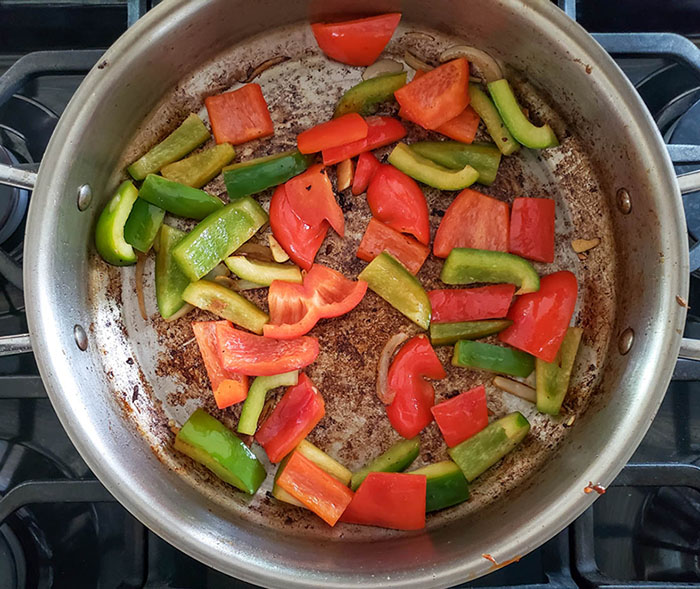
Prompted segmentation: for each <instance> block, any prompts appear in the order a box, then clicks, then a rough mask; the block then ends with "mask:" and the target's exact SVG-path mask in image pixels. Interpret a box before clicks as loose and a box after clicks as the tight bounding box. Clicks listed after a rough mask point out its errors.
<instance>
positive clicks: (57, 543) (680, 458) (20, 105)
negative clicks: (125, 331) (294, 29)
mask: <svg viewBox="0 0 700 589" xmlns="http://www.w3.org/2000/svg"><path fill="white" fill-rule="evenodd" d="M151 4H152V2H149V1H147V0H128V2H104V1H96V0H92V1H86V2H75V1H72V2H56V1H52V2H45V3H44V2H36V1H35V2H18V1H15V0H12V1H8V0H5V1H4V2H2V3H0V74H3V73H7V70H9V69H10V68H11V67H13V66H14V67H13V69H12V71H13V72H14V73H15V74H16V73H17V71H20V70H23V71H24V74H23V75H22V76H19V77H18V78H17V80H19V81H17V83H16V84H14V86H17V87H13V88H8V85H9V84H8V82H7V79H8V76H7V75H6V76H5V77H4V78H0V162H3V163H8V162H12V163H13V164H14V165H18V164H19V165H21V166H23V167H25V168H27V169H29V170H35V169H36V167H37V165H38V162H39V161H40V160H41V156H42V154H43V151H44V149H45V147H46V144H47V142H48V139H49V137H50V136H51V132H52V131H53V128H54V127H55V125H56V122H57V120H58V117H59V115H60V113H61V112H62V110H63V109H64V108H65V106H66V104H67V102H68V100H69V99H70V97H71V95H72V94H73V92H74V91H75V89H76V88H77V87H78V85H79V84H80V81H81V80H82V77H83V75H84V73H85V72H86V71H87V69H89V67H90V66H91V65H92V64H94V63H95V62H96V61H97V59H98V57H99V55H100V54H101V51H100V49H101V48H102V49H103V48H105V47H107V46H108V45H109V44H111V43H112V42H113V41H114V40H115V39H116V38H117V37H118V36H119V35H120V34H121V33H122V32H123V30H124V29H125V28H126V27H127V25H128V24H130V23H133V22H134V21H135V20H136V19H137V18H138V17H139V16H140V15H141V14H143V12H145V10H147V9H148V8H149V7H150V5H151ZM559 4H560V6H561V7H562V8H563V9H565V10H566V11H567V12H568V13H569V14H570V16H572V17H574V18H576V17H578V19H579V22H581V24H582V25H583V26H584V27H586V28H587V29H588V30H590V31H600V32H602V33H603V34H598V35H597V38H598V40H599V42H601V44H603V46H604V47H605V48H606V49H607V50H608V51H609V52H610V53H611V54H612V55H613V57H615V59H616V60H617V62H618V63H619V65H620V66H621V67H622V68H623V70H624V71H625V73H626V74H627V76H628V77H629V78H630V80H631V81H632V82H633V83H634V84H635V86H636V87H637V89H638V91H639V93H640V95H641V96H642V98H643V99H644V101H645V103H646V104H647V106H648V107H649V110H650V112H651V113H652V115H653V116H654V118H655V120H656V122H657V124H658V126H659V129H660V131H661V133H662V135H663V137H664V139H665V140H666V142H667V143H668V144H669V151H670V153H671V156H672V159H673V160H674V163H675V164H676V166H677V171H678V172H679V173H681V172H687V171H692V170H695V169H698V168H699V167H700V50H698V49H697V48H696V47H695V46H694V45H693V43H692V41H693V40H700V3H699V2H698V1H697V0H666V2H661V1H660V0H637V1H636V2H617V3H611V2H609V1H608V0H578V2H576V1H574V0H559ZM658 30H664V31H673V32H674V33H680V34H683V35H685V36H686V37H685V38H684V37H680V36H678V35H676V34H671V33H651V32H653V31H658ZM688 39H690V41H689V40H688ZM71 50H80V51H78V52H75V51H71ZM36 51H45V52H49V53H43V54H37V53H34V52H36ZM27 54H30V55H29V57H23V56H25V55H27ZM18 60H19V61H18ZM18 63H19V65H18ZM3 80H4V81H5V85H4V86H3ZM30 198H31V194H30V193H29V192H28V191H26V190H22V189H15V188H8V187H4V186H0V336H2V335H11V334H17V333H23V332H25V331H26V327H27V326H26V318H25V315H24V311H23V309H24V296H23V293H22V289H21V264H22V245H23V236H24V225H25V219H26V209H27V205H28V202H29V199H30ZM683 200H684V207H685V211H686V217H687V220H688V233H689V237H690V242H691V269H692V271H693V274H692V276H691V292H690V300H689V304H690V312H689V315H688V323H687V325H686V328H685V331H686V335H688V336H691V337H700V315H698V314H696V312H695V309H700V280H699V279H698V277H696V274H698V269H699V268H700V247H695V244H697V243H698V242H700V195H699V194H688V195H685V196H684V199H683ZM698 275H699V276H700V274H698ZM698 364H700V363H698ZM461 586H463V587H466V586H467V585H466V584H464V585H460V587H461ZM469 586H477V587H480V586H501V587H506V586H508V587H512V586H520V587H527V588H528V589H535V588H538V589H546V588H552V589H557V588H569V587H571V588H574V587H605V586H608V587H615V589H623V588H627V587H629V588H633V587H634V588H636V587H653V588H659V589H665V588H676V587H700V367H699V366H698V365H696V364H695V363H692V362H689V361H681V362H679V364H678V366H677V368H676V372H675V375H674V381H673V382H672V383H671V385H670V386H669V389H668V392H667V394H666V398H665V400H664V403H663V405H662V406H661V409H660V411H659V413H658V415H657V417H656V419H655V420H654V423H653V425H652V427H651V429H650V430H649V432H648V434H647V436H646V437H645V439H644V441H643V443H642V444H641V446H640V447H639V449H638V450H637V452H636V453H635V455H634V456H633V458H632V461H631V462H630V464H629V465H628V466H627V467H626V468H625V469H624V470H623V472H622V473H621V475H620V476H619V477H618V479H617V480H616V481H615V483H614V485H612V486H611V487H610V488H608V490H607V492H606V493H605V495H604V496H602V497H601V498H600V499H599V500H598V501H596V503H595V504H594V506H593V507H592V508H591V509H589V510H588V511H587V512H585V513H584V515H582V516H581V517H580V518H579V519H578V520H577V521H576V522H575V523H574V524H572V525H571V526H570V527H569V528H568V529H566V530H564V531H563V532H561V533H560V534H559V535H558V536H556V537H555V538H553V539H552V540H550V541H549V542H547V543H546V544H545V545H544V546H542V547H541V548H539V549H538V550H535V551H534V552H532V553H531V554H529V555H527V556H526V557H524V558H523V559H522V560H520V561H519V562H517V563H514V564H512V565H510V566H508V567H506V568H503V569H500V570H498V571H496V572H494V573H493V574H491V575H489V576H487V577H485V578H481V579H478V580H476V581H473V582H470V583H469ZM47 587H56V588H63V587H71V588H74V587H100V588H112V587H114V588H117V587H120V588H137V587H138V588H156V587H158V588H174V587H178V588H180V589H188V588H229V587H230V588H234V587H235V588H238V587H252V586H251V585H248V584H247V583H243V582H241V581H238V580H235V579H231V578H230V577H227V576H225V575H222V574H221V573H218V572H216V571H214V570H212V569H209V568H208V567H206V566H204V565H202V564H200V563H198V562H196V561H194V560H192V559H191V558H189V557H188V556H186V555H184V554H182V553H181V552H179V551H177V550H176V549H175V548H173V547H171V546H170V545H169V544H167V543H166V542H164V541H162V540H160V539H159V538H158V537H156V536H155V535H153V534H152V533H150V532H149V531H148V530H147V529H146V528H144V527H143V526H142V525H141V524H140V523H139V522H138V521H136V520H135V519H134V518H133V517H131V516H130V515H129V514H128V512H126V510H124V509H123V508H122V507H121V506H120V505H119V504H118V503H116V502H115V501H114V500H113V498H112V497H111V496H110V495H109V493H107V491H106V490H105V489H104V488H103V487H102V486H101V484H100V483H99V482H98V481H96V480H95V479H94V477H93V475H92V473H91V472H90V470H89V469H88V467H87V466H86V465H85V463H84V462H83V460H82V459H81V458H80V456H79V455H78V453H77V451H76V450H75V449H74V447H73V446H72V444H71V443H70V441H69V439H68V437H67V436H66V434H65V432H64V431H63V429H62V427H61V425H60V423H59V422H58V419H57V417H56V415H55V413H54V411H53V409H52V407H51V404H50V402H49V401H48V399H47V398H46V393H45V390H44V388H43V386H42V384H41V380H40V378H39V376H38V371H37V368H36V364H35V362H34V359H33V356H32V355H31V354H23V355H15V356H7V357H2V358H0V589H14V588H26V589H35V588H36V589H39V588H41V589H43V588H47Z"/></svg>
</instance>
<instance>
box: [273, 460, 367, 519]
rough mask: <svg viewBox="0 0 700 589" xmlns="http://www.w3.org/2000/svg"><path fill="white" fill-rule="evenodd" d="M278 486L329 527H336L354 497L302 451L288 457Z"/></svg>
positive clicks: (278, 480)
mask: <svg viewBox="0 0 700 589" xmlns="http://www.w3.org/2000/svg"><path fill="white" fill-rule="evenodd" d="M276 482H277V485H279V486H280V487H281V488H282V489H284V490H285V491H287V493H289V494H290V495H291V496H292V497H294V498H295V499H296V500H297V501H299V502H300V503H301V504H302V505H303V506H304V507H306V508H307V509H310V510H311V511H313V512H314V513H315V514H316V515H317V516H318V517H320V518H321V519H322V520H323V521H325V522H326V523H327V524H328V525H329V526H334V525H335V524H336V522H337V521H338V519H339V518H340V516H341V515H342V514H343V512H344V511H345V509H346V508H347V506H348V505H350V502H351V501H352V498H353V495H354V493H353V492H352V491H351V490H350V489H348V488H347V487H346V486H345V485H344V484H343V483H341V482H340V481H338V480H337V479H335V478H333V477H332V476H331V475H329V474H328V473H327V472H325V471H324V470H323V469H321V468H320V467H318V466H316V465H315V464H314V463H313V462H312V461H311V460H309V459H308V458H307V457H306V456H304V455H303V454H302V453H301V452H299V451H295V452H294V453H293V454H292V455H291V456H290V457H289V460H288V461H287V464H285V465H284V469H283V470H282V473H281V474H280V476H279V477H278V478H277V481H276Z"/></svg>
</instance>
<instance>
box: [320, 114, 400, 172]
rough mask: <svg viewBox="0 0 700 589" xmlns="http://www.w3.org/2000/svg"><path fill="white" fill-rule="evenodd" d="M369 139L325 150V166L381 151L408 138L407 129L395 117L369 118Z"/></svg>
mask: <svg viewBox="0 0 700 589" xmlns="http://www.w3.org/2000/svg"><path fill="white" fill-rule="evenodd" d="M365 121H366V122H367V127H368V128H367V137H365V138H364V139H359V140H358V141H351V142H350V143H344V144H343V145H339V146H338V147H331V148H328V149H324V150H323V152H322V154H323V165H324V166H331V165H333V164H337V163H338V162H342V161H343V160H346V159H348V158H351V157H355V156H356V155H359V154H361V153H364V152H366V151H371V150H373V149H379V148H380V147H384V146H385V145H390V144H391V143H394V141H398V140H399V139H403V138H404V137H405V136H406V128H405V127H404V126H403V124H402V123H401V121H399V120H398V119H395V118H393V117H379V116H373V117H367V118H366V119H365Z"/></svg>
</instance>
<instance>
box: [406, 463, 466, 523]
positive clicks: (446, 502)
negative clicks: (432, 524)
mask: <svg viewBox="0 0 700 589" xmlns="http://www.w3.org/2000/svg"><path fill="white" fill-rule="evenodd" d="M408 474H422V475H425V477H426V479H427V481H426V482H427V485H426V489H425V511H426V512H429V511H437V510H438V509H445V508H446V507H452V506H453V505H457V504H458V503H462V502H464V501H466V500H467V499H469V484H468V483H467V479H466V478H465V476H464V473H463V472H462V471H461V469H460V468H459V466H457V465H456V464H455V463H454V462H452V461H451V460H443V461H442V462H435V463H433V464H429V465H428V466H423V467H422V468H419V469H418V470H412V471H411V472H409V473H408Z"/></svg>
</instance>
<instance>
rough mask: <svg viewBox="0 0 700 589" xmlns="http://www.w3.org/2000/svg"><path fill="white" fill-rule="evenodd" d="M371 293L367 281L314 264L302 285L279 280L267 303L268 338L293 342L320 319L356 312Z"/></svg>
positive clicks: (264, 329) (265, 332)
mask: <svg viewBox="0 0 700 589" xmlns="http://www.w3.org/2000/svg"><path fill="white" fill-rule="evenodd" d="M365 292H367V283H366V282H365V281H364V280H358V281H352V280H348V279H347V278H345V276H343V275H342V274H341V273H340V272H337V271H336V270H332V269H331V268H327V267H326V266H322V265H320V264H314V265H313V266H312V267H311V270H309V273H308V274H307V275H306V276H305V277H304V282H303V283H302V284H293V283H291V282H283V281H281V280H275V281H273V282H272V284H271V285H270V290H269V292H268V295H267V302H268V305H269V307H270V323H267V324H266V325H265V326H264V327H263V333H264V334H265V335H266V336H267V337H273V338H278V339H290V338H295V337H299V336H301V335H304V334H305V333H308V332H309V331H310V330H311V328H312V327H313V326H314V325H316V323H317V322H318V320H319V319H324V318H330V317H338V316H339V315H344V314H345V313H348V312H349V311H351V310H352V309H354V308H355V307H356V306H357V305H358V304H359V303H360V301H361V300H362V297H364V296H365Z"/></svg>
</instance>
